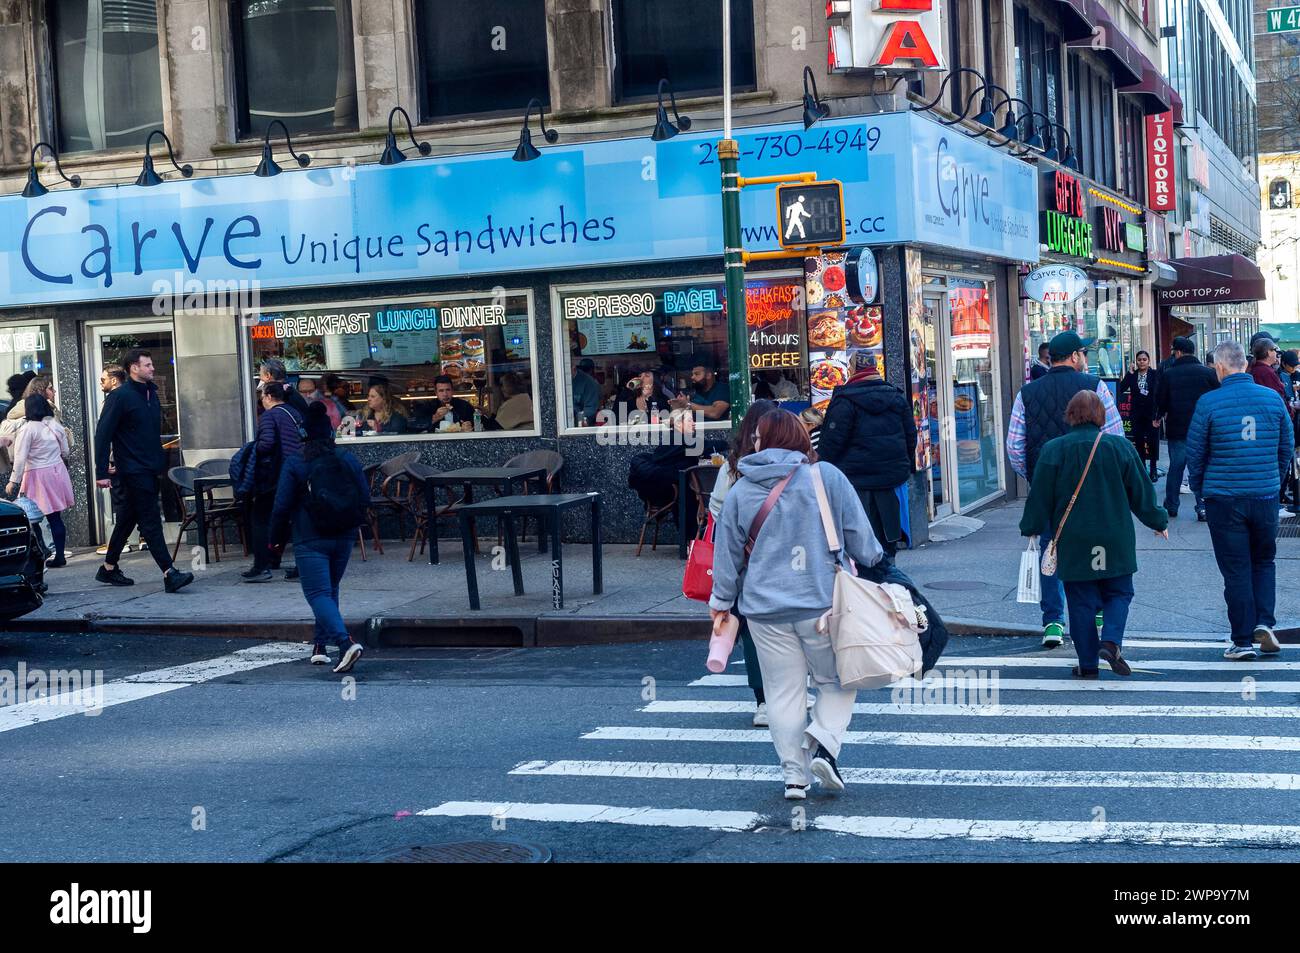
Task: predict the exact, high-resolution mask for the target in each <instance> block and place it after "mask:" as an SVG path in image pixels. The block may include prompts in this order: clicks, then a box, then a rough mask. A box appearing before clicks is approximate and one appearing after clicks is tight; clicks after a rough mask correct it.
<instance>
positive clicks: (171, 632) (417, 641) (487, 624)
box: [3, 615, 1300, 648]
mask: <svg viewBox="0 0 1300 953" xmlns="http://www.w3.org/2000/svg"><path fill="white" fill-rule="evenodd" d="M944 624H945V625H946V626H947V627H948V632H949V633H950V634H951V635H954V636H980V637H994V636H1022V637H1025V636H1028V637H1033V636H1038V635H1041V634H1042V629H1041V627H1039V626H1034V625H1024V624H1023V623H1013V622H994V621H991V620H988V619H964V618H951V619H945V620H944ZM3 627H4V629H5V630H7V631H10V632H49V633H59V634H74V635H93V634H104V635H163V636H190V637H196V636H197V637H203V638H219V639H259V640H261V641H264V642H310V641H311V640H312V637H313V636H314V634H315V631H314V627H313V625H312V623H311V622H306V621H283V622H278V621H273V622H267V623H253V622H231V623H226V622H197V623H196V622H177V621H172V620H164V621H152V620H148V619H137V618H122V617H107V616H105V617H95V616H89V617H85V618H76V619H14V620H12V621H10V622H7V623H4V624H3ZM347 629H348V634H349V635H350V636H352V637H353V638H354V639H357V640H358V641H361V642H365V643H367V644H372V645H377V646H387V647H401V648H548V647H560V646H576V645H627V644H632V643H637V642H673V641H698V642H702V641H706V640H707V639H708V636H709V621H708V619H700V618H694V617H683V616H668V615H660V616H655V615H639V616H548V615H543V616H534V615H519V616H508V615H482V616H477V615H476V616H475V617H473V618H472V619H470V618H465V617H463V616H455V617H445V618H444V617H437V616H419V617H397V616H373V617H371V618H368V619H349V620H347ZM1275 632H1276V634H1277V638H1278V641H1279V642H1282V643H1284V644H1286V645H1300V625H1288V626H1279V627H1278V628H1277V629H1276V630H1275ZM1161 634H1162V633H1159V632H1143V633H1141V634H1140V637H1142V638H1156V637H1159V636H1160V635H1161ZM1134 637H1138V634H1137V633H1134ZM1223 638H1224V639H1225V640H1226V638H1227V636H1226V633H1225V634H1223Z"/></svg>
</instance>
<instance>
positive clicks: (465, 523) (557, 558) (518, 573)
mask: <svg viewBox="0 0 1300 953" xmlns="http://www.w3.org/2000/svg"><path fill="white" fill-rule="evenodd" d="M574 506H589V507H590V508H591V510H590V511H591V591H592V593H593V594H595V595H600V594H601V593H602V592H604V590H605V586H604V582H603V580H602V576H601V574H602V570H603V564H602V562H601V551H600V549H601V546H600V494H599V493H528V494H522V495H516V496H500V497H497V498H496V499H493V500H484V501H483V502H481V503H471V504H469V505H468V506H462V507H461V508H460V510H459V515H460V537H461V544H462V545H463V546H464V548H465V583H466V585H467V586H468V587H469V607H470V608H471V609H475V610H477V609H480V608H482V606H481V605H480V603H479V597H478V573H477V570H476V569H475V566H474V534H473V533H472V532H471V531H470V524H471V522H472V521H473V519H474V518H475V517H476V516H495V517H497V518H498V519H500V520H501V521H502V524H503V527H504V536H505V543H506V558H507V559H508V560H509V561H510V575H511V578H512V580H513V582H514V585H515V595H517V596H522V595H523V594H524V576H523V570H522V569H521V568H520V565H519V541H518V540H517V539H515V518H516V517H521V516H533V517H535V518H536V519H537V528H538V533H537V548H538V551H539V552H542V551H544V549H543V546H542V533H541V528H542V525H543V523H544V522H549V523H550V528H551V533H550V535H551V604H552V605H553V606H554V607H555V608H556V609H563V608H564V556H563V552H562V550H563V546H562V539H563V535H564V534H563V533H562V532H561V530H560V520H561V517H562V516H563V515H564V511H565V510H567V509H569V508H571V507H574Z"/></svg>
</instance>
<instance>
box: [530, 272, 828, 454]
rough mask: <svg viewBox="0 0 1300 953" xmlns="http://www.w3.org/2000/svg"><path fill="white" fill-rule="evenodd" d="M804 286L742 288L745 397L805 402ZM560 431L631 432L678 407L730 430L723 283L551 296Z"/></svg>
mask: <svg viewBox="0 0 1300 953" xmlns="http://www.w3.org/2000/svg"><path fill="white" fill-rule="evenodd" d="M801 288H802V281H801V279H800V278H799V277H798V276H795V275H791V276H788V277H779V278H759V279H751V280H750V281H748V282H746V299H747V300H746V304H747V309H746V311H747V317H748V323H749V350H750V355H749V356H750V368H751V380H750V387H751V392H755V393H757V394H758V396H760V397H767V396H769V395H770V396H773V397H775V398H776V399H780V400H785V401H795V402H799V401H806V400H807V399H808V370H807V367H808V361H807V348H806V347H805V344H804V335H803V328H804V309H803V306H802V302H803V296H802V294H801V293H800V290H801ZM555 315H556V321H557V323H558V327H557V333H556V341H557V347H561V348H564V349H565V350H566V351H567V360H566V359H564V358H561V359H559V360H557V362H556V363H557V367H558V368H559V372H560V373H561V374H563V375H565V378H566V379H565V380H562V381H561V382H560V384H559V387H558V388H557V390H558V392H559V393H561V394H564V395H565V400H564V402H563V404H564V406H563V408H562V410H561V413H562V414H563V417H562V420H561V429H562V430H564V429H569V428H581V427H588V426H593V425H600V426H609V425H615V426H629V425H632V426H635V425H641V424H647V423H654V422H655V421H656V420H657V419H658V418H659V417H660V416H661V415H662V416H663V417H664V418H666V417H667V415H668V414H669V413H671V412H672V410H673V409H675V408H677V407H690V408H693V409H696V410H699V411H700V412H701V413H702V414H703V415H704V418H705V421H706V422H708V421H716V422H717V423H718V425H720V426H723V425H727V424H728V423H729V411H730V393H729V388H728V383H727V375H728V372H729V362H728V357H727V295H726V288H725V286H724V284H723V281H722V279H721V278H696V279H688V280H683V281H672V282H655V283H644V282H637V283H632V284H618V285H598V286H589V287H583V288H564V289H556V306H555Z"/></svg>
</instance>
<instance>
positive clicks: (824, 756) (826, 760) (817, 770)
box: [812, 745, 844, 791]
mask: <svg viewBox="0 0 1300 953" xmlns="http://www.w3.org/2000/svg"><path fill="white" fill-rule="evenodd" d="M812 773H813V774H815V775H816V776H817V779H818V780H819V781H821V783H822V784H823V785H825V787H826V790H828V791H843V790H844V779H843V778H842V777H840V769H839V766H838V765H836V764H835V759H834V758H833V757H832V756H831V753H830V752H829V751H827V750H826V749H825V748H824V747H823V746H822V745H818V746H817V752H816V753H815V754H814V755H813V758H812Z"/></svg>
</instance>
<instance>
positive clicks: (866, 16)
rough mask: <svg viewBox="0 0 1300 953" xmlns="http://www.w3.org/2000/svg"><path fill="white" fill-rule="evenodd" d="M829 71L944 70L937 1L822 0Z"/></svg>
mask: <svg viewBox="0 0 1300 953" xmlns="http://www.w3.org/2000/svg"><path fill="white" fill-rule="evenodd" d="M826 19H827V21H828V23H829V24H830V27H829V42H828V53H827V59H828V66H829V67H830V70H831V71H832V72H835V73H844V72H849V71H850V70H859V69H872V70H879V69H900V70H914V69H943V65H944V64H943V56H942V52H943V41H942V33H940V24H939V3H938V0H827V4H826Z"/></svg>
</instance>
